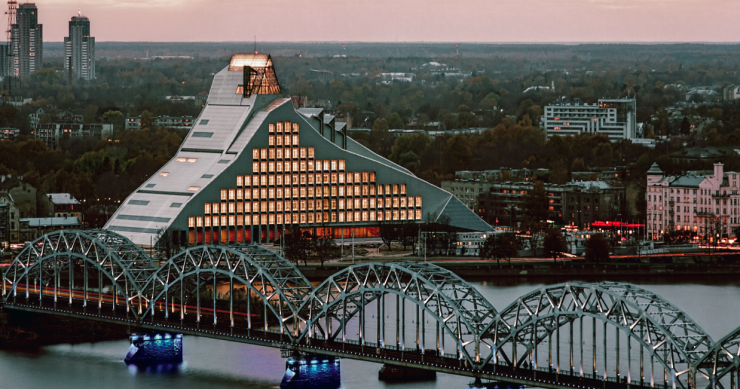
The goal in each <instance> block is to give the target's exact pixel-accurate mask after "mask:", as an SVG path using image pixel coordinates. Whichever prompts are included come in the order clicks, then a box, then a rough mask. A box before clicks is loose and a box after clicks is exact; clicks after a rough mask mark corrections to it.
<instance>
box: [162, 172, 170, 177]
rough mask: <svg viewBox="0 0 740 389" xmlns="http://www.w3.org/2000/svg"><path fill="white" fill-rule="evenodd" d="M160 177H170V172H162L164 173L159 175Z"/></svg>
mask: <svg viewBox="0 0 740 389" xmlns="http://www.w3.org/2000/svg"><path fill="white" fill-rule="evenodd" d="M159 175H160V176H162V177H167V176H169V175H170V172H162V173H159Z"/></svg>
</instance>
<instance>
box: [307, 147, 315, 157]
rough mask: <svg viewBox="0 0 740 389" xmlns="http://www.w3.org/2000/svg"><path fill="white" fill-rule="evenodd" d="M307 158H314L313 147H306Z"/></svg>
mask: <svg viewBox="0 0 740 389" xmlns="http://www.w3.org/2000/svg"><path fill="white" fill-rule="evenodd" d="M308 158H312V159H313V158H314V149H313V147H309V148H308Z"/></svg>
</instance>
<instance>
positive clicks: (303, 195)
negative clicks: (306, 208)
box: [300, 187, 306, 198]
mask: <svg viewBox="0 0 740 389" xmlns="http://www.w3.org/2000/svg"><path fill="white" fill-rule="evenodd" d="M300 193H301V197H304V198H305V197H306V188H304V187H301V191H300Z"/></svg>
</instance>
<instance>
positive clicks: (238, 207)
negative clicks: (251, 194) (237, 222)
mask: <svg viewBox="0 0 740 389" xmlns="http://www.w3.org/2000/svg"><path fill="white" fill-rule="evenodd" d="M236 212H237V213H243V212H244V203H243V202H241V201H239V202H237V203H236Z"/></svg>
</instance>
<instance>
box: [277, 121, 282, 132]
mask: <svg viewBox="0 0 740 389" xmlns="http://www.w3.org/2000/svg"><path fill="white" fill-rule="evenodd" d="M277 132H283V122H277Z"/></svg>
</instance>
